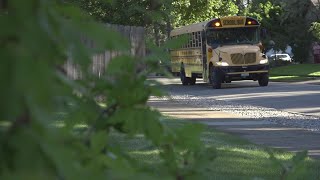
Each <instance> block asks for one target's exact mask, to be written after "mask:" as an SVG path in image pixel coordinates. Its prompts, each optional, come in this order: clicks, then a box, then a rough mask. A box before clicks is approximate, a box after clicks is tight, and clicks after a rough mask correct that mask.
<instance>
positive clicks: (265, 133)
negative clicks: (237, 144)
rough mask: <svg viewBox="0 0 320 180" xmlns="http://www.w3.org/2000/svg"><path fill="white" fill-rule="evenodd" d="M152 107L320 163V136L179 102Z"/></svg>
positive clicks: (159, 102) (160, 101)
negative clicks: (300, 153)
mask: <svg viewBox="0 0 320 180" xmlns="http://www.w3.org/2000/svg"><path fill="white" fill-rule="evenodd" d="M148 104H149V105H150V106H151V107H153V108H156V109H158V110H159V111H160V112H161V113H162V114H164V115H167V116H172V117H175V118H179V119H185V120H189V121H192V122H198V123H203V124H206V125H208V126H209V127H210V126H213V127H215V128H216V129H219V130H222V131H224V132H227V133H230V134H233V135H235V136H238V137H241V138H244V139H247V140H249V141H250V142H252V143H255V144H258V145H261V146H268V147H273V148H278V149H283V150H286V151H289V152H299V151H303V150H307V151H308V155H309V156H310V157H312V158H316V159H320V143H319V142H320V140H319V139H320V133H315V132H311V131H307V130H305V129H303V128H295V127H288V126H284V125H279V124H273V123H270V122H269V121H265V120H261V119H247V118H244V117H242V116H238V115H235V114H232V113H227V112H222V111H216V110H208V109H207V108H204V107H199V106H197V105H195V104H185V103H183V102H180V101H179V100H170V99H157V98H151V99H149V101H148Z"/></svg>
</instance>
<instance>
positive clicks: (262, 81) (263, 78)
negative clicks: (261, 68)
mask: <svg viewBox="0 0 320 180" xmlns="http://www.w3.org/2000/svg"><path fill="white" fill-rule="evenodd" d="M258 82H259V86H268V84H269V74H268V73H266V74H261V75H260V77H259V79H258Z"/></svg>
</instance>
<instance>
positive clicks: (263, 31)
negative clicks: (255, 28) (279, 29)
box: [260, 28, 267, 39]
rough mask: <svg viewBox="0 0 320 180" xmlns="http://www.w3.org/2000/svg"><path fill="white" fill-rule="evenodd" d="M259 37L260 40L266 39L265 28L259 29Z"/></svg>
mask: <svg viewBox="0 0 320 180" xmlns="http://www.w3.org/2000/svg"><path fill="white" fill-rule="evenodd" d="M260 37H261V38H262V39H264V38H266V37H267V29H266V28H261V29H260Z"/></svg>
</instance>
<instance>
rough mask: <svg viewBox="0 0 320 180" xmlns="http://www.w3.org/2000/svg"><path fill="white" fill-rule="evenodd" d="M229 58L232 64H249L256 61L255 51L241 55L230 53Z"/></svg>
mask: <svg viewBox="0 0 320 180" xmlns="http://www.w3.org/2000/svg"><path fill="white" fill-rule="evenodd" d="M231 60H232V63H233V64H251V63H255V62H256V53H247V54H245V55H242V54H241V53H236V54H231Z"/></svg>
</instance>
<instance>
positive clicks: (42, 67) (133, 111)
mask: <svg viewBox="0 0 320 180" xmlns="http://www.w3.org/2000/svg"><path fill="white" fill-rule="evenodd" d="M0 26H1V28H0V46H1V48H0V59H1V66H0V78H1V85H2V87H1V88H0V91H1V93H0V96H1V98H0V99H1V101H0V106H1V108H0V120H1V121H2V122H3V123H5V124H6V125H7V126H5V127H3V128H1V129H0V133H1V135H0V179H129V178H130V179H131V178H139V179H163V178H168V179H186V178H196V177H197V178H201V177H202V175H203V170H204V167H206V166H207V163H209V162H212V161H213V160H214V158H215V157H216V153H215V150H214V149H213V148H205V146H204V145H203V143H202V142H201V141H200V138H199V136H200V134H201V131H202V129H203V128H202V126H200V125H186V126H182V127H180V128H178V129H175V130H174V131H173V130H172V129H170V128H168V127H167V126H165V125H164V124H163V123H162V122H161V121H160V114H159V112H157V111H154V110H151V109H150V108H149V107H148V106H147V105H146V101H147V100H148V97H149V96H150V95H156V96H160V95H161V92H159V91H158V88H157V84H156V83H155V82H150V81H146V78H147V74H149V73H150V72H152V71H154V70H155V69H157V64H158V63H157V62H158V60H159V59H160V58H161V57H163V55H161V54H163V50H162V49H155V50H154V51H153V53H152V54H151V55H150V56H148V57H145V58H140V59H137V58H135V57H131V56H129V55H126V53H125V52H127V50H128V49H129V48H130V47H129V45H128V44H129V43H128V42H126V40H124V39H123V38H122V37H121V36H120V35H118V34H117V33H115V32H113V31H111V30H108V29H106V27H105V26H103V25H101V24H98V23H96V22H95V21H93V20H92V19H91V18H89V16H87V15H86V14H84V13H82V11H81V10H80V9H78V8H77V7H75V6H72V5H70V4H66V3H63V1H52V0H29V1H21V0H10V2H9V3H8V4H7V7H6V8H5V9H2V10H1V15H0ZM83 35H84V36H86V37H88V38H91V39H93V40H94V41H95V42H96V45H97V48H96V49H95V50H94V51H93V50H88V49H87V48H85V47H84V46H83V45H82V43H81V42H80V37H81V36H83ZM174 45H177V46H179V43H175V42H169V43H168V44H166V45H164V47H165V48H172V47H173V46H174ZM106 49H109V50H117V51H123V52H124V53H123V55H122V56H119V57H116V58H115V59H113V60H112V61H111V62H110V64H109V65H108V67H107V69H106V72H107V73H106V74H105V75H104V76H103V77H101V78H97V77H96V76H94V75H92V74H91V73H89V72H88V68H89V66H90V62H91V55H92V54H93V53H95V52H99V51H101V50H106ZM68 58H72V59H73V61H74V63H75V64H78V65H79V67H80V68H81V69H82V77H83V78H82V79H81V80H77V81H73V80H70V79H69V78H68V77H67V76H66V75H65V73H64V71H63V70H62V69H61V67H62V66H63V64H64V63H65V62H66V59H68ZM141 64H143V65H147V66H148V67H149V68H148V70H141V69H140V70H138V69H139V68H138V67H141ZM101 95H102V96H104V97H106V98H105V100H104V102H102V103H104V104H106V106H105V107H102V106H100V105H99V104H98V103H97V102H96V101H95V100H94V99H95V97H96V96H101ZM57 114H61V116H59V117H60V120H61V123H60V126H54V125H53V124H54V122H55V121H56V119H57ZM79 124H84V125H85V126H86V128H84V129H82V130H81V131H80V130H78V129H77V128H75V127H77V126H79ZM112 131H118V132H119V133H122V134H124V135H126V136H127V137H129V138H130V137H134V136H136V135H142V136H144V137H145V138H146V140H147V141H148V142H149V143H151V144H152V145H153V146H154V147H156V148H157V149H158V151H159V157H160V158H161V159H162V161H161V165H160V166H159V168H158V169H157V170H154V169H151V168H149V166H148V165H147V164H143V163H141V162H137V160H135V159H134V158H132V157H131V156H130V155H129V154H128V153H126V151H124V150H123V149H122V147H121V146H116V145H114V144H113V143H111V141H112V136H111V135H110V132H112ZM272 157H273V156H272V154H270V158H272ZM304 157H305V154H298V155H297V156H295V157H294V158H295V161H294V162H299V160H303V159H304ZM274 161H275V162H277V160H276V159H275V158H274ZM299 168H301V167H299ZM299 168H288V169H285V170H286V171H285V172H287V171H288V172H291V171H293V170H295V169H299ZM284 174H286V173H284ZM282 175H283V174H282ZM279 176H281V175H280V174H279Z"/></svg>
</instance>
